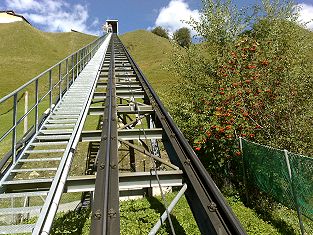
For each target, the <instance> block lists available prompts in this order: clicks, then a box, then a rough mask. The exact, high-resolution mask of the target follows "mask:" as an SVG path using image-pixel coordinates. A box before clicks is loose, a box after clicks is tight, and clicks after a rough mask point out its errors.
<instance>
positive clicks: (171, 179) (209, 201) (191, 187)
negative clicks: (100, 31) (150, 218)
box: [0, 33, 246, 234]
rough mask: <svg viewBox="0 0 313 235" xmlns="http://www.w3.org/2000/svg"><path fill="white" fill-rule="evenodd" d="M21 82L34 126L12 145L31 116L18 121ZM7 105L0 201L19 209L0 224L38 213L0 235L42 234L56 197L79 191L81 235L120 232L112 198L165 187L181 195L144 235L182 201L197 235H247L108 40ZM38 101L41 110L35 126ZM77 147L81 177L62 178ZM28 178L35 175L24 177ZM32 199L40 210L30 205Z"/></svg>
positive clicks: (116, 42) (131, 64)
mask: <svg viewBox="0 0 313 235" xmlns="http://www.w3.org/2000/svg"><path fill="white" fill-rule="evenodd" d="M62 66H63V67H62ZM55 68H57V69H58V71H59V73H58V74H57V77H58V80H57V82H54V81H53V73H54V72H53V71H54V70H53V69H55ZM45 76H47V77H48V81H49V89H48V91H47V92H46V93H45V94H44V95H43V96H42V97H40V92H39V90H40V88H39V83H40V81H41V79H44V78H42V77H45ZM30 84H35V104H34V106H33V107H31V108H30V110H31V111H35V124H34V125H33V126H32V127H30V128H29V131H28V133H26V134H25V135H24V136H23V137H22V138H21V139H20V140H18V138H17V135H16V133H17V131H18V125H19V124H20V123H21V122H22V121H23V119H24V118H25V117H26V116H27V115H28V114H29V113H31V112H28V113H26V114H25V115H24V116H23V117H22V118H21V119H19V118H18V117H17V115H16V114H17V98H18V94H21V92H22V90H23V89H24V88H25V87H27V86H28V85H30ZM62 84H64V86H62ZM55 91H57V95H56V96H55V95H54V94H55ZM11 98H12V99H13V112H12V115H13V120H14V122H13V126H12V128H10V129H9V130H8V131H7V132H6V133H5V134H4V135H3V136H2V137H1V139H0V142H1V141H2V140H4V139H5V138H7V137H8V136H11V137H12V138H11V146H12V149H11V150H10V151H9V152H8V153H7V154H6V155H5V156H3V157H2V160H1V162H0V170H1V181H0V192H1V194H0V199H2V200H6V199H10V200H12V198H20V199H21V198H22V199H23V200H24V201H25V203H24V204H23V205H22V206H19V207H8V206H2V208H0V216H1V215H3V216H7V215H21V216H22V218H23V216H25V215H28V216H29V214H30V213H32V212H34V211H37V214H38V219H37V221H36V223H34V224H26V223H23V219H20V220H19V221H18V223H16V221H12V223H11V224H10V225H4V226H0V234H13V233H32V234H49V232H50V229H51V225H52V223H53V219H54V217H55V214H56V212H57V209H58V206H59V204H60V199H61V196H62V193H67V192H81V193H82V199H81V204H80V205H81V206H82V207H87V206H91V208H92V214H91V229H90V234H119V233H120V216H119V198H121V197H130V196H138V195H152V194H154V193H155V192H156V191H158V192H159V193H160V194H161V195H162V196H164V192H163V191H164V190H165V187H173V186H175V187H180V191H179V192H178V194H177V196H176V197H175V199H174V200H173V201H172V202H171V203H169V205H167V204H165V207H166V210H165V212H164V214H163V215H162V217H161V218H160V220H159V221H156V225H155V226H154V227H153V228H152V230H151V232H150V234H155V233H156V232H157V231H158V229H159V228H160V226H161V224H162V223H163V222H164V221H165V220H166V219H168V220H169V223H170V225H171V217H170V212H171V210H172V209H173V207H174V206H175V204H176V203H177V201H178V200H179V198H180V197H181V196H182V195H185V196H186V198H187V201H188V204H189V206H190V209H191V211H192V213H193V215H194V218H195V220H196V222H197V224H198V227H199V229H200V231H201V233H202V234H246V233H245V231H244V229H243V228H242V226H241V225H240V223H239V222H238V220H237V218H236V217H235V216H234V214H233V212H232V211H231V209H230V207H229V206H228V205H227V203H226V202H225V200H224V198H223V196H222V194H221V193H220V191H219V190H218V188H217V187H216V185H215V183H214V182H213V180H212V179H211V177H210V176H209V174H208V173H207V171H206V170H205V168H204V167H203V165H202V164H201V162H200V161H199V159H198V158H197V156H196V154H195V153H194V151H193V150H192V148H191V147H190V146H189V144H188V142H187V141H186V139H185V138H184V136H183V134H182V133H181V132H180V130H179V129H178V128H177V126H176V125H175V123H174V122H173V120H172V118H171V117H170V115H169V114H168V112H167V111H166V109H165V108H164V106H163V104H162V103H161V101H160V99H159V98H158V96H157V95H156V93H155V92H154V91H153V89H152V87H151V85H150V84H149V82H148V81H147V79H146V78H145V76H144V75H143V73H142V71H141V70H140V68H139V66H138V65H137V64H136V63H135V61H134V59H133V58H132V57H131V55H130V54H129V52H128V51H127V49H126V48H125V46H124V45H123V44H122V43H121V41H120V39H119V38H118V36H117V35H116V34H112V33H109V34H107V35H106V36H104V37H102V38H99V39H97V40H96V41H95V42H94V43H92V44H90V45H88V46H87V47H85V48H83V49H81V50H80V51H78V52H77V53H74V54H73V55H71V56H69V57H68V58H66V59H65V60H63V61H61V62H60V63H58V64H57V65H56V66H54V67H52V68H50V69H49V70H47V71H46V72H44V73H43V74H41V75H40V76H38V77H36V78H34V79H33V80H31V81H30V82H29V83H27V84H25V85H24V86H23V87H21V88H20V89H18V90H16V91H15V92H13V93H11V94H10V95H8V96H6V97H4V98H2V99H1V100H0V104H1V103H3V102H5V101H7V100H9V99H11ZM44 98H47V99H48V101H49V102H48V103H49V108H48V109H47V110H46V112H45V113H43V115H42V118H40V117H39V115H40V114H39V111H40V109H39V104H40V103H41V102H44V101H43V100H44ZM88 115H91V116H96V117H98V124H97V127H96V128H95V129H94V130H84V128H83V127H84V124H85V120H86V118H87V116H88ZM79 142H87V143H89V144H88V146H89V149H88V153H87V161H86V163H83V164H86V170H85V175H84V176H78V177H71V176H69V171H70V167H71V163H72V160H73V158H74V157H75V151H76V149H77V145H78V143H79ZM38 165H40V168H39V167H36V166H38ZM42 165H45V166H42ZM46 165H48V167H47V166H46ZM125 165H126V166H125ZM29 172H36V174H37V175H35V177H33V178H29V174H28V173H29ZM41 172H42V173H41ZM49 172H52V173H49ZM35 197H40V198H42V199H43V202H42V203H41V204H39V205H36V206H33V205H29V200H30V199H31V198H35ZM13 222H14V223H15V224H14V223H13ZM171 228H172V233H173V234H174V233H175V230H174V228H173V226H171Z"/></svg>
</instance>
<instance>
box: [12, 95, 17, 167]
mask: <svg viewBox="0 0 313 235" xmlns="http://www.w3.org/2000/svg"><path fill="white" fill-rule="evenodd" d="M17 94H18V93H15V94H14V98H13V133H12V159H13V164H15V162H16V128H17V126H16V122H17V117H16V115H17Z"/></svg>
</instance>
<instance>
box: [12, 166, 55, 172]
mask: <svg viewBox="0 0 313 235" xmlns="http://www.w3.org/2000/svg"><path fill="white" fill-rule="evenodd" d="M57 169H58V168H56V167H51V168H31V169H13V170H11V172H13V173H19V172H32V171H56V170H57Z"/></svg>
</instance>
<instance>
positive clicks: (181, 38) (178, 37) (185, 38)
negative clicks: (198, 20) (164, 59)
mask: <svg viewBox="0 0 313 235" xmlns="http://www.w3.org/2000/svg"><path fill="white" fill-rule="evenodd" d="M173 39H174V41H176V42H177V43H178V45H180V46H182V47H186V48H189V46H190V44H191V36H190V30H189V29H188V28H186V27H183V28H180V29H178V30H177V31H176V32H174V35H173Z"/></svg>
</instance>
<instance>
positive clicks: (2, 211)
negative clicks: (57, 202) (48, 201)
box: [0, 206, 42, 215]
mask: <svg viewBox="0 0 313 235" xmlns="http://www.w3.org/2000/svg"><path fill="white" fill-rule="evenodd" d="M41 208H42V207H41V206H31V207H14V208H12V207H9V208H0V215H15V214H26V213H30V212H36V211H40V210H41Z"/></svg>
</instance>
